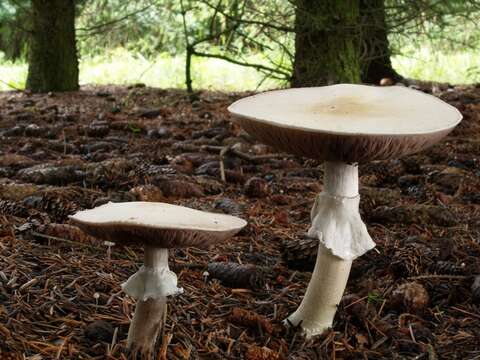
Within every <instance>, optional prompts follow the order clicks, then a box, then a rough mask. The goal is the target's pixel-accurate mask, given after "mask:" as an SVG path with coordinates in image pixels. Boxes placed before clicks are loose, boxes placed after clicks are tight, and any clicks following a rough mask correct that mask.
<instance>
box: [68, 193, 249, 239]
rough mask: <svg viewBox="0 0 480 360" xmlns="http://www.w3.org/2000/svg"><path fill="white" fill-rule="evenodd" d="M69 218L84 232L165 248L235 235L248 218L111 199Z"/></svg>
mask: <svg viewBox="0 0 480 360" xmlns="http://www.w3.org/2000/svg"><path fill="white" fill-rule="evenodd" d="M70 219H71V220H72V221H73V222H74V223H75V224H77V225H78V226H79V227H80V228H82V229H83V230H84V231H85V232H87V233H89V234H91V235H93V236H95V237H97V238H100V239H103V240H108V241H113V242H118V243H144V244H148V245H152V246H157V247H162V248H177V247H188V246H195V247H202V246H208V245H211V244H213V243H215V242H219V241H223V240H226V239H228V238H229V237H231V236H233V235H235V234H236V233H237V232H238V231H240V230H241V229H242V228H243V227H245V225H247V223H246V221H245V220H242V219H240V218H238V217H235V216H230V215H224V214H217V213H210V212H205V211H200V210H194V209H190V208H187V207H184V206H177V205H172V204H166V203H155V202H142V201H137V202H125V203H108V204H105V205H102V206H99V207H97V208H94V209H91V210H84V211H80V212H77V213H76V214H75V215H73V216H71V217H70Z"/></svg>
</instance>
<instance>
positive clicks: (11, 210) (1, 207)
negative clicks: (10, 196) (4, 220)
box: [0, 200, 29, 218]
mask: <svg viewBox="0 0 480 360" xmlns="http://www.w3.org/2000/svg"><path fill="white" fill-rule="evenodd" d="M0 213H2V214H5V215H11V216H17V217H23V218H26V217H28V215H29V213H28V208H27V207H25V206H24V205H22V204H19V203H17V202H15V201H9V200H0Z"/></svg>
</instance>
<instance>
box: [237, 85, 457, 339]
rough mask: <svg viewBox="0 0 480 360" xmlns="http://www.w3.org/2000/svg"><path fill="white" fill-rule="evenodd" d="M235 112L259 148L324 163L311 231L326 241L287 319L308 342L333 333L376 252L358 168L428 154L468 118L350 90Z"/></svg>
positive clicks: (411, 97)
mask: <svg viewBox="0 0 480 360" xmlns="http://www.w3.org/2000/svg"><path fill="white" fill-rule="evenodd" d="M228 109H229V111H230V112H231V113H232V114H233V115H234V118H235V119H236V120H237V121H238V122H239V123H240V125H241V126H242V127H243V128H244V129H245V130H246V131H247V132H248V133H250V134H251V135H252V136H254V137H256V138H257V139H259V140H260V141H262V142H265V143H267V144H269V145H271V146H274V147H277V148H279V149H281V150H284V151H287V152H289V153H292V154H295V155H300V156H306V157H309V158H313V159H318V160H323V161H325V167H324V181H323V185H324V186H323V191H322V192H321V193H320V194H319V195H318V196H317V198H316V199H315V203H314V205H313V208H312V210H311V221H312V224H311V227H310V229H309V231H308V234H309V235H310V236H315V237H318V239H319V242H320V245H319V249H318V255H317V261H316V265H315V269H314V271H313V274H312V278H311V280H310V283H309V285H308V288H307V291H306V293H305V296H304V298H303V300H302V302H301V304H300V306H299V307H298V309H297V310H296V311H295V312H294V313H293V314H292V315H290V316H289V317H288V319H287V323H290V324H292V325H295V326H296V325H300V326H301V328H302V329H303V330H304V332H305V335H306V336H307V337H310V336H313V335H317V334H320V333H322V332H323V331H324V330H325V329H327V328H329V327H331V326H332V322H333V318H334V315H335V312H336V308H337V305H338V304H339V302H340V300H341V297H342V294H343V292H344V290H345V287H346V283H347V280H348V275H349V272H350V267H351V265H352V260H354V259H355V258H356V257H358V256H361V255H362V254H364V253H365V252H367V251H368V250H370V249H372V248H373V247H374V246H375V243H374V242H373V241H372V239H371V237H370V235H369V234H368V232H367V228H366V226H365V224H364V223H363V221H362V220H361V218H360V214H359V202H360V196H359V193H358V163H360V162H367V161H370V160H383V159H391V158H398V157H400V156H403V155H407V154H411V153H414V152H417V151H420V150H423V149H425V148H426V147H428V146H430V145H432V144H434V143H435V142H437V141H439V140H440V139H441V138H443V137H444V136H445V135H447V134H448V133H449V132H450V131H451V130H452V129H453V128H454V127H455V126H456V125H457V124H458V123H459V122H460V121H461V119H462V116H461V114H460V112H459V111H458V110H457V109H456V108H454V107H452V106H450V105H448V104H447V103H445V102H443V101H441V100H439V99H438V98H435V97H433V96H431V95H427V94H424V93H422V92H419V91H414V90H411V89H408V88H405V87H397V86H392V87H381V88H380V87H373V86H365V85H350V84H339V85H332V86H324V87H312V88H297V89H287V90H277V91H270V92H266V93H262V94H258V95H255V96H250V97H247V98H244V99H241V100H239V101H237V102H235V103H233V104H232V105H231V106H230V107H229V108H228Z"/></svg>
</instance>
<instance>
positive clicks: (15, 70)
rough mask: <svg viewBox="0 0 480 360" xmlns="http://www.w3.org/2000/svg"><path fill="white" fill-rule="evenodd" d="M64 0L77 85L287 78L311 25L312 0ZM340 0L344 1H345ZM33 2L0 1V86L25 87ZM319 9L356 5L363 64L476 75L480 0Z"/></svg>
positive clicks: (262, 84) (435, 75)
mask: <svg viewBox="0 0 480 360" xmlns="http://www.w3.org/2000/svg"><path fill="white" fill-rule="evenodd" d="M55 1H58V0H53V1H52V3H54V2H55ZM64 3H65V4H67V3H68V4H72V6H74V7H75V9H74V10H75V15H74V23H75V25H74V26H75V39H74V41H75V44H74V45H75V47H76V52H77V55H78V64H79V83H80V85H83V84H132V83H139V82H141V83H144V84H146V85H148V86H155V87H163V88H172V87H173V88H186V87H187V86H189V87H192V88H202V89H215V90H225V91H232V90H237V91H240V90H256V89H260V90H261V89H267V88H273V87H281V86H286V85H288V83H289V82H291V81H292V76H293V75H292V74H293V67H294V63H295V53H296V51H295V50H296V49H295V33H296V32H297V34H298V32H299V31H302V24H306V23H309V27H310V29H311V28H312V21H313V19H308V17H309V15H310V14H309V12H308V11H307V12H306V13H305V12H302V11H300V10H301V9H300V10H299V6H298V3H303V4H302V6H303V8H308V7H310V6H312V7H315V5H313V4H314V3H315V2H314V1H296V2H295V4H293V3H292V2H291V1H289V0H261V1H251V0H183V1H180V0H138V1H122V0H76V1H71V0H69V1H64ZM309 3H311V4H309ZM340 3H344V4H346V5H345V6H348V3H349V2H348V1H342V2H340ZM355 3H358V1H356V2H355ZM32 4H33V5H34V4H35V0H34V1H33V2H31V1H30V0H2V1H1V2H0V89H1V90H12V89H24V88H25V85H26V80H27V73H28V62H29V38H30V35H31V34H35V30H34V29H35V23H36V20H35V18H37V20H38V19H40V20H38V21H41V16H42V14H41V12H42V10H41V9H40V10H39V8H37V10H36V11H35V9H34V7H32V6H33V5H32ZM352 4H353V2H352ZM295 5H297V6H295ZM302 6H300V8H301V7H302ZM57 8H58V7H57ZM38 11H40V13H38ZM43 11H45V10H43ZM52 11H60V12H59V13H58V14H57V15H58V18H59V21H69V18H68V16H63V15H62V12H61V11H62V10H58V9H57V10H50V14H47V15H46V16H55V14H52ZM322 11H323V14H324V16H325V17H329V19H327V20H325V21H327V22H329V23H335V21H336V20H335V19H336V17H337V18H338V19H337V20H338V22H339V23H341V24H343V25H342V26H345V25H344V24H345V16H347V15H348V14H347V13H349V12H352V11H353V12H355V11H356V12H359V14H357V16H355V21H354V23H351V26H352V27H354V28H355V31H352V34H354V35H352V36H361V37H365V39H367V40H365V41H364V42H363V45H362V47H361V48H360V55H361V59H362V61H363V62H364V63H367V65H366V66H368V63H369V61H370V62H371V61H372V59H373V61H375V59H379V58H385V56H387V62H388V61H391V65H392V67H393V69H394V71H395V72H396V74H400V75H401V76H403V77H406V78H412V79H422V80H430V81H437V82H447V83H452V84H468V83H476V82H480V28H479V27H478V23H479V20H480V1H476V0H473V1H465V0H448V1H446V0H385V1H383V0H381V1H379V0H373V1H368V0H364V1H360V6H359V7H358V6H357V7H354V6H350V7H348V8H347V9H343V10H342V9H341V7H337V8H335V6H334V8H331V9H327V11H326V10H325V9H322ZM312 13H314V12H312ZM44 16H45V14H44ZM312 18H313V16H312ZM314 20H315V21H317V22H318V24H319V26H320V25H322V24H321V23H322V22H323V21H324V19H322V18H321V17H320V18H319V16H318V14H317V15H316V16H315V19H314ZM37 25H38V22H37ZM323 25H324V24H323ZM347 26H350V25H348V21H347ZM372 29H373V30H372ZM340 31H341V32H344V33H345V32H348V31H351V29H349V28H347V27H345V28H344V29H342V30H340ZM369 39H370V40H369ZM372 39H373V40H372ZM382 39H383V40H382ZM385 39H386V40H388V41H387V42H386V41H385ZM369 41H370V43H369ZM48 45H49V44H48V42H47V43H46V44H44V45H43V47H48ZM373 48H375V49H374V50H372V49H373ZM297 50H298V49H297ZM40 51H44V52H45V51H46V52H48V49H43V50H42V49H40ZM321 54H322V53H320V55H318V56H321ZM297 55H298V51H297ZM326 56H327V55H326ZM37 58H38V57H37ZM388 58H390V60H388ZM30 59H31V58H30ZM366 72H368V71H365V73H366ZM382 76H383V75H382ZM367 77H368V76H367ZM390 77H392V76H390ZM362 80H364V82H377V80H378V79H374V81H368V80H369V79H363V78H362ZM332 82H336V81H335V79H334V80H333V81H332ZM352 82H353V81H352ZM301 83H302V82H301V81H300V82H299V84H301Z"/></svg>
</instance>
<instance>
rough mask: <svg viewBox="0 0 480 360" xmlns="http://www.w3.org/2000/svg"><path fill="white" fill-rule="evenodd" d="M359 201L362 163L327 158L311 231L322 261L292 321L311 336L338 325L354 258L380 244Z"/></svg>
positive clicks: (318, 264) (316, 267) (290, 317)
mask: <svg viewBox="0 0 480 360" xmlns="http://www.w3.org/2000/svg"><path fill="white" fill-rule="evenodd" d="M359 201H360V196H359V194H358V166H357V165H349V164H346V163H340V162H327V163H326V164H325V177H324V190H323V192H322V193H321V194H320V195H319V196H318V197H317V199H316V201H315V204H314V206H313V208H312V211H311V220H312V226H311V227H310V230H309V232H308V233H309V235H310V236H317V237H318V239H319V248H318V254H317V262H316V264H315V269H314V270H313V273H312V278H311V280H310V283H309V284H308V288H307V291H306V292H305V296H304V298H303V300H302V302H301V304H300V306H299V307H298V309H297V310H296V311H295V312H294V313H293V314H292V315H290V316H289V317H288V319H287V320H286V322H287V323H290V324H292V325H294V326H300V327H301V328H302V329H303V331H304V333H305V335H306V336H307V337H311V336H314V335H319V334H321V333H322V332H323V331H324V330H326V329H327V328H329V327H331V326H332V323H333V318H334V316H335V313H336V311H337V306H338V304H339V303H340V300H341V299H342V295H343V291H344V290H345V287H346V285H347V280H348V276H349V274H350V268H351V266H352V261H353V259H355V258H356V257H358V256H361V255H362V254H364V253H365V252H367V251H368V250H370V249H372V248H373V247H374V246H375V243H374V242H373V241H372V239H371V237H370V235H369V234H368V232H367V228H366V226H365V224H364V223H363V221H362V219H361V218H360V213H359V208H358V206H359Z"/></svg>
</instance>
